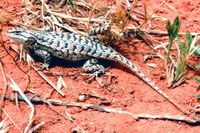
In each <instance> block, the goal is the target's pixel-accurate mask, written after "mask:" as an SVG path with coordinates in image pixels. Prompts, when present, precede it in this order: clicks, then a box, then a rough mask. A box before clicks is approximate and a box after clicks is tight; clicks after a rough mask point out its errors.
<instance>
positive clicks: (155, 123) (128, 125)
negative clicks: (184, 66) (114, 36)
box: [0, 0, 200, 133]
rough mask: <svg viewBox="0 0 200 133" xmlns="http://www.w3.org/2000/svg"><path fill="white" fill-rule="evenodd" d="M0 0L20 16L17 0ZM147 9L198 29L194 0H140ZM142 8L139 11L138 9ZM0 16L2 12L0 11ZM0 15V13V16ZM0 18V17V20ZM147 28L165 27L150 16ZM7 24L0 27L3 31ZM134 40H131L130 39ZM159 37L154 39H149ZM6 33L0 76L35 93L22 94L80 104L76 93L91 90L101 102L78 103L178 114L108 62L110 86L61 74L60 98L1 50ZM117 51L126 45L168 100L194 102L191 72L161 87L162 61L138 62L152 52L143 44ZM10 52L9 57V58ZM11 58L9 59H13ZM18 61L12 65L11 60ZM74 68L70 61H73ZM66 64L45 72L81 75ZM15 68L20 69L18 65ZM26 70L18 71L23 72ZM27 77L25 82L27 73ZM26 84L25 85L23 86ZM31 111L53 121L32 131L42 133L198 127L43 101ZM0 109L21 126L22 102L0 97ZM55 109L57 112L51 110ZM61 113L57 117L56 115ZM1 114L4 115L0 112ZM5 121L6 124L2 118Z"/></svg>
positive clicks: (191, 132) (140, 132)
mask: <svg viewBox="0 0 200 133" xmlns="http://www.w3.org/2000/svg"><path fill="white" fill-rule="evenodd" d="M1 1H3V2H1V3H0V11H2V12H9V13H10V14H11V16H12V17H13V18H15V19H20V14H17V13H19V12H20V10H21V8H22V7H21V4H20V2H21V1H20V0H12V1H11V0H10V1H5V0H1ZM146 2H147V9H148V11H150V12H155V14H156V15H158V16H161V17H163V18H166V19H169V20H171V21H172V20H173V19H174V18H175V17H176V16H177V15H178V16H180V18H181V22H182V25H181V31H182V32H199V31H200V26H199V24H200V17H199V16H198V15H199V12H200V0H196V1H191V0H176V1H173V0H167V2H166V3H165V4H163V5H162V7H161V4H162V2H163V0H151V1H150V0H146ZM138 10H142V9H138ZM3 16H4V15H3ZM1 17H2V15H1ZM0 20H1V21H2V19H1V18H0ZM151 26H152V27H153V28H154V29H157V30H165V22H164V21H160V20H154V21H152V22H151ZM7 28H8V26H7V25H4V27H3V30H4V31H5V30H6V29H7ZM133 39H134V38H133ZM158 41H159V38H158V40H155V43H157V42H158ZM9 42H10V41H8V39H7V38H6V35H5V34H4V33H3V43H2V44H0V59H1V62H2V63H3V69H4V71H5V73H6V75H9V76H10V77H12V78H13V79H14V81H15V82H16V83H17V84H18V85H19V86H20V88H21V89H22V90H23V91H25V88H26V86H27V85H28V90H31V91H33V92H35V94H31V93H28V94H30V95H37V96H40V97H42V98H45V97H47V96H50V97H49V98H52V99H59V100H62V101H70V102H81V101H79V94H81V93H84V94H93V95H99V96H101V97H105V98H106V101H102V100H100V99H97V98H88V99H85V100H84V101H82V102H81V103H92V104H96V105H101V106H104V107H109V108H119V109H122V110H124V111H129V112H132V113H135V114H151V115H166V114H173V115H178V114H180V112H179V111H178V110H177V109H176V108H174V107H173V106H172V105H171V104H170V103H168V102H167V101H166V100H165V99H164V98H162V97H161V96H160V95H158V94H157V93H156V92H155V91H153V90H152V89H151V88H150V87H149V86H148V85H146V84H145V83H144V82H143V81H142V80H141V79H139V78H138V77H137V76H135V75H133V74H132V73H130V72H129V71H128V70H127V69H126V68H124V67H122V66H121V65H119V64H117V63H114V62H108V64H109V65H110V66H111V67H110V68H109V69H108V71H109V72H110V73H112V74H113V75H115V77H116V78H114V79H113V81H112V84H111V85H109V86H108V88H102V87H101V86H99V84H98V83H97V82H96V81H94V82H91V83H87V82H86V81H85V80H84V78H85V77H84V76H79V75H78V76H76V78H74V76H64V77H63V79H64V81H65V82H66V85H67V88H63V89H62V91H63V92H64V93H65V95H66V96H65V97H62V96H60V95H59V94H58V93H57V92H56V91H53V88H52V87H51V86H49V85H48V84H47V83H46V82H45V81H44V80H43V79H42V78H41V77H40V76H39V75H38V74H37V73H36V72H35V71H34V70H33V69H32V68H31V67H28V65H27V64H26V63H25V62H24V61H20V60H18V55H17V54H16V53H15V52H13V51H12V50H8V52H9V53H10V55H9V54H7V53H6V52H5V49H4V47H3V45H5V46H6V47H7V48H8V46H9V45H10V43H9ZM119 47H120V48H121V49H122V50H123V49H128V50H130V51H134V52H130V53H127V55H126V56H127V57H128V58H129V59H130V60H131V61H132V62H134V63H135V64H136V65H137V66H138V67H139V68H141V70H142V71H143V72H144V73H145V74H146V75H147V76H148V77H149V78H151V79H152V80H153V81H154V82H155V83H156V85H158V86H159V87H160V88H162V90H163V91H165V92H166V93H167V94H168V95H169V96H170V97H171V98H173V99H174V100H175V101H176V102H177V103H178V104H180V105H181V106H183V107H184V108H185V109H190V108H192V107H193V106H195V105H198V104H199V102H198V101H197V100H196V95H197V94H199V92H198V91H197V87H198V84H197V83H196V82H195V81H194V80H193V78H192V77H193V76H197V75H196V74H195V73H194V72H193V71H189V70H188V76H187V82H186V83H184V84H182V85H181V86H179V87H176V88H175V89H169V88H167V81H166V77H165V69H164V62H163V60H162V59H159V58H153V59H152V60H149V61H148V62H146V63H155V64H156V65H157V67H156V68H152V67H149V66H147V65H146V64H145V63H144V62H143V57H144V56H145V55H147V54H148V53H153V51H152V50H151V49H150V48H149V46H147V45H146V44H145V43H140V44H134V46H133V45H127V44H126V43H122V44H120V46H119ZM11 56H12V57H11ZM13 59H14V60H13ZM197 61H199V59H198V58H197V57H195V56H193V57H192V58H191V61H190V63H191V64H195V63H197ZM15 62H16V63H17V65H18V67H17V65H16V63H15ZM75 66H76V65H75ZM75 66H74V65H70V66H68V67H61V66H59V65H58V66H55V67H53V68H51V69H50V71H51V72H54V73H55V72H57V73H66V74H68V75H77V74H80V73H81V68H80V67H76V68H75ZM19 68H20V69H19ZM22 70H23V71H24V72H25V73H26V74H25V73H24V72H23V71H22ZM0 73H1V74H0V85H1V86H0V95H2V94H3V86H4V84H5V83H4V80H3V75H2V72H0ZM27 74H28V75H29V77H30V83H29V81H28V76H27ZM48 78H49V79H51V80H52V81H53V82H54V83H56V82H57V80H58V78H59V77H58V76H48ZM28 83H29V84H28ZM6 93H7V94H13V91H12V89H11V88H10V87H8V90H7V92H6ZM34 107H35V110H36V114H35V118H34V124H35V125H36V124H38V123H40V122H41V121H45V122H47V121H50V120H52V119H56V118H58V119H57V120H54V121H53V122H51V123H47V124H45V125H43V126H42V127H41V128H40V129H39V130H38V131H37V132H41V133H43V132H48V133H54V132H59V133H62V132H63V133H64V132H67V133H68V132H72V130H73V129H74V128H77V127H80V128H82V129H83V130H84V131H85V132H88V133H100V132H101V133H124V132H129V133H133V132H135V133H157V132H168V133H171V132H179V133H197V132H199V130H200V127H199V126H198V125H195V126H191V125H188V124H185V123H181V122H175V121H168V120H151V119H142V120H137V121H136V120H135V119H134V118H133V117H131V116H130V115H126V114H115V113H105V112H99V111H95V110H92V109H88V110H83V109H80V108H77V107H71V108H66V107H62V106H61V107H60V106H52V107H51V106H50V107H49V106H47V105H43V104H42V105H34ZM3 108H4V110H6V111H7V112H8V114H9V115H10V117H11V118H12V119H13V121H14V122H15V123H16V124H17V125H18V126H19V128H20V129H21V130H24V129H25V127H26V125H27V124H28V121H29V114H30V108H29V107H28V105H27V104H26V103H24V102H20V103H19V107H18V106H17V105H16V104H15V103H14V102H10V101H4V105H3ZM56 111H57V112H56ZM66 112H68V113H69V114H70V115H71V116H72V117H73V118H74V120H73V121H70V120H69V119H68V117H67V114H66ZM59 114H61V115H59ZM1 118H6V116H5V114H4V113H2V116H1ZM7 122H8V123H10V124H11V122H10V121H9V120H8V121H7ZM11 132H18V130H17V128H16V127H15V126H13V125H11V128H10V129H9V133H11Z"/></svg>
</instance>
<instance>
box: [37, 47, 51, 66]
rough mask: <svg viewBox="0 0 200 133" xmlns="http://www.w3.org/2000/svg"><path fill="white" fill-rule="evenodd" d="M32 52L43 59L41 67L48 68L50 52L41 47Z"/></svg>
mask: <svg viewBox="0 0 200 133" xmlns="http://www.w3.org/2000/svg"><path fill="white" fill-rule="evenodd" d="M34 54H35V55H37V56H39V57H41V58H42V59H43V64H42V68H44V69H48V68H49V66H50V63H51V54H50V53H49V52H47V51H45V50H41V49H35V50H34Z"/></svg>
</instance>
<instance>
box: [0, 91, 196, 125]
mask: <svg viewBox="0 0 200 133" xmlns="http://www.w3.org/2000/svg"><path fill="white" fill-rule="evenodd" d="M26 97H27V98H28V99H30V101H31V102H33V103H35V104H43V103H46V104H48V102H50V103H51V104H52V105H54V106H67V107H79V108H82V109H84V110H87V109H92V110H96V111H100V112H107V113H117V114H127V115H130V116H132V117H133V118H134V119H159V120H171V121H180V122H185V123H188V124H195V123H199V122H200V118H198V117H196V116H186V115H149V114H133V113H131V112H128V111H123V110H120V109H115V108H107V107H103V106H100V105H95V104H87V103H78V102H63V101H60V100H56V99H46V101H44V100H43V99H41V98H40V97H37V96H35V97H33V96H30V95H26ZM0 98H2V96H0ZM5 99H9V100H11V101H14V100H15V99H14V95H6V96H5ZM18 100H19V101H24V99H23V97H21V96H20V95H18Z"/></svg>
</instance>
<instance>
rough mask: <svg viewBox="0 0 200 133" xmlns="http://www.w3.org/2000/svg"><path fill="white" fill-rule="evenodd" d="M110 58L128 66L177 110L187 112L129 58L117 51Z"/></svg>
mask: <svg viewBox="0 0 200 133" xmlns="http://www.w3.org/2000/svg"><path fill="white" fill-rule="evenodd" d="M109 59H110V60H114V61H117V62H119V63H120V64H122V65H125V66H126V67H128V68H129V69H130V70H131V71H132V72H134V73H135V74H136V75H137V76H138V77H139V78H140V79H142V80H143V81H144V82H146V83H147V84H148V85H149V86H150V87H151V88H152V89H154V90H155V91H156V92H157V93H159V94H160V95H161V96H163V97H164V98H165V99H166V100H167V101H169V102H170V103H171V104H172V105H174V106H175V107H176V108H177V109H178V110H180V111H181V112H183V113H185V114H189V112H188V111H186V110H185V109H183V108H182V107H181V106H180V105H179V104H177V103H176V102H174V100H172V99H171V98H170V97H169V96H168V95H167V94H166V93H165V92H164V91H162V90H161V89H160V88H159V87H158V86H156V85H155V84H154V82H152V80H150V79H149V78H148V77H146V76H145V74H144V73H142V72H141V71H140V70H139V69H138V68H137V66H136V65H134V64H133V63H132V62H131V61H130V60H128V59H127V58H126V57H124V56H123V55H121V54H119V53H118V52H116V53H115V54H112V55H111V56H110V57H109Z"/></svg>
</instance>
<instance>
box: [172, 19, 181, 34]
mask: <svg viewBox="0 0 200 133" xmlns="http://www.w3.org/2000/svg"><path fill="white" fill-rule="evenodd" d="M179 29H180V20H179V17H176V18H175V20H174V23H173V24H172V26H171V32H172V35H173V38H176V36H177V35H178V32H179Z"/></svg>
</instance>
